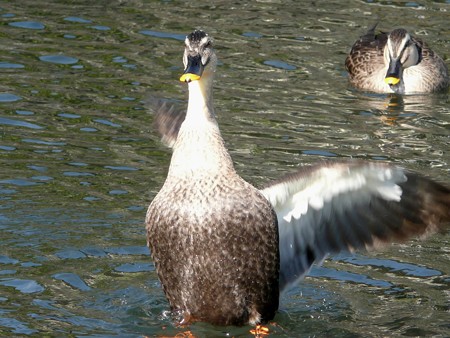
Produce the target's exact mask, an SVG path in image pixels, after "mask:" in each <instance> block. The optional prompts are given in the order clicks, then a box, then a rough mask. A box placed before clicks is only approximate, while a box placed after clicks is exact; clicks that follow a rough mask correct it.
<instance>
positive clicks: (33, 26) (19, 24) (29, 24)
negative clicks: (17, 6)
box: [9, 21, 45, 29]
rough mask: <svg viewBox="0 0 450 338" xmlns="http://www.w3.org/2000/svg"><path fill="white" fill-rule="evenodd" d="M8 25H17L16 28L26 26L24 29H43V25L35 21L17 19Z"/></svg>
mask: <svg viewBox="0 0 450 338" xmlns="http://www.w3.org/2000/svg"><path fill="white" fill-rule="evenodd" d="M9 25H10V26H13V27H18V28H26V29H44V28H45V26H44V25H43V24H42V23H40V22H36V21H17V22H10V23H9Z"/></svg>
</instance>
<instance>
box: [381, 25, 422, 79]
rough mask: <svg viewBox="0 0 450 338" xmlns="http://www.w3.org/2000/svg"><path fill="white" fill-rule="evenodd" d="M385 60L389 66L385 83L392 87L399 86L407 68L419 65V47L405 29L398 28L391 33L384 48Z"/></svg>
mask: <svg viewBox="0 0 450 338" xmlns="http://www.w3.org/2000/svg"><path fill="white" fill-rule="evenodd" d="M384 59H385V62H386V63H387V64H388V70H387V73H386V77H385V79H384V81H385V82H386V83H387V84H388V85H389V86H391V87H395V86H396V85H398V84H399V82H400V81H401V79H402V74H403V70H404V69H405V68H408V67H411V66H415V65H417V64H418V63H419V61H420V59H419V51H418V47H417V45H416V44H415V43H414V41H413V40H412V39H411V36H410V35H409V33H408V32H407V31H406V30H405V29H403V28H398V29H395V30H393V31H392V32H390V33H389V35H388V39H387V43H386V45H385V47H384Z"/></svg>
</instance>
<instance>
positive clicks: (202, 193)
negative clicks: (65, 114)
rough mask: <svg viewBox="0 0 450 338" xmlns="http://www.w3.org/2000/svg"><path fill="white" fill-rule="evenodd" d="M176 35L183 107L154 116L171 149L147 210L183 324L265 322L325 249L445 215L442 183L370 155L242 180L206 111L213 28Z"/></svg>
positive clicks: (392, 236) (375, 241) (435, 224)
mask: <svg viewBox="0 0 450 338" xmlns="http://www.w3.org/2000/svg"><path fill="white" fill-rule="evenodd" d="M185 43H186V47H185V51H184V56H183V61H184V65H185V72H184V74H183V75H182V76H181V79H180V80H181V81H183V82H187V83H188V86H189V103H188V108H187V113H186V116H185V118H184V120H183V116H182V115H181V118H180V115H177V114H176V113H175V112H174V111H172V110H170V111H168V112H167V114H166V115H165V116H164V115H163V118H162V119H161V118H160V119H159V123H160V126H161V124H162V128H161V129H162V130H164V133H165V135H164V137H165V140H166V141H167V142H168V143H171V144H172V145H173V155H172V159H171V163H170V168H169V172H168V174H167V178H166V181H165V183H164V185H163V187H162V188H161V190H160V191H159V193H158V194H157V195H156V197H155V198H154V200H153V201H152V203H151V204H150V206H149V208H148V211H147V217H146V229H147V239H148V245H149V247H150V250H151V253H152V256H153V260H154V262H155V265H156V270H157V272H158V276H159V278H160V280H161V283H162V285H163V288H164V292H165V294H166V296H167V298H168V300H169V303H170V306H171V308H172V309H173V310H174V311H178V312H179V313H181V315H182V320H181V324H188V323H191V322H193V321H205V322H209V323H212V324H216V325H245V324H252V325H254V324H257V323H260V322H267V321H268V320H270V319H272V318H273V317H274V315H275V313H276V311H277V309H278V300H279V293H280V292H281V291H282V290H284V289H285V288H286V287H288V286H289V285H290V284H292V283H295V282H296V281H298V280H299V279H300V278H301V277H303V276H304V275H305V274H306V273H307V272H308V270H309V269H310V267H311V265H312V264H313V263H314V262H320V261H321V260H323V259H324V258H325V257H326V256H327V255H328V254H331V253H337V252H340V251H353V250H356V249H366V248H373V247H378V246H379V245H380V244H383V243H389V242H391V241H394V240H404V239H407V238H408V237H410V236H412V235H425V234H429V233H432V232H435V231H436V230H438V229H439V228H440V227H443V223H444V222H448V221H449V220H450V208H449V207H450V191H449V189H448V188H447V187H444V186H442V185H440V184H438V183H435V182H433V181H431V180H429V179H426V178H423V177H420V176H418V175H416V174H413V173H410V172H407V171H405V170H404V169H402V168H399V167H395V166H390V165H387V164H383V163H378V162H374V163H372V162H362V161H361V162H358V161H352V162H338V163H335V162H333V163H328V164H321V165H317V166H312V167H307V168H306V167H305V168H302V169H300V170H299V171H298V172H296V173H294V174H292V175H290V176H287V177H285V178H283V179H281V180H279V181H277V182H274V183H272V184H271V185H269V186H268V187H266V188H265V189H262V190H258V189H257V188H255V187H253V186H252V185H251V184H249V183H247V182H246V181H245V180H244V179H242V178H241V177H240V176H239V175H238V174H237V173H236V171H235V169H234V166H233V162H232V160H231V157H230V155H229V153H228V151H227V149H226V147H225V145H224V141H223V139H222V136H221V134H220V131H219V127H218V125H217V121H216V119H215V112H214V106H213V100H212V85H213V77H214V72H215V68H216V64H217V58H216V54H215V52H214V50H213V48H212V46H211V38H210V37H209V36H208V35H207V34H206V33H204V32H203V31H194V32H193V33H191V34H189V35H188V36H187V37H186V40H185ZM179 124H181V127H179Z"/></svg>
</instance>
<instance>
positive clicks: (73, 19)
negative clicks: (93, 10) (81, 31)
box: [64, 16, 92, 23]
mask: <svg viewBox="0 0 450 338" xmlns="http://www.w3.org/2000/svg"><path fill="white" fill-rule="evenodd" d="M64 21H69V22H77V23H92V21H91V20H88V19H84V18H80V17H78V16H68V17H65V18H64Z"/></svg>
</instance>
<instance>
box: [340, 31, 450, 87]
mask: <svg viewBox="0 0 450 338" xmlns="http://www.w3.org/2000/svg"><path fill="white" fill-rule="evenodd" d="M377 25H378V23H375V24H374V25H373V26H372V27H370V28H369V29H368V31H367V32H366V33H365V34H364V35H363V36H361V37H360V38H359V39H358V40H357V41H356V42H355V43H354V45H353V47H352V49H351V51H350V53H349V54H348V56H347V58H346V60H345V68H346V69H347V72H348V74H349V82H350V84H351V85H352V86H354V87H355V88H357V89H360V90H363V91H369V92H376V93H396V94H414V93H434V92H441V91H445V89H447V88H448V86H449V76H448V68H447V66H446V64H445V62H444V61H443V60H442V58H441V57H440V56H439V55H438V54H437V53H435V52H434V51H433V50H432V49H431V48H430V47H429V46H428V45H427V43H426V42H425V41H423V40H422V39H420V38H418V37H414V36H412V35H411V34H410V33H408V31H407V30H406V29H403V28H396V29H394V30H392V31H391V32H388V33H385V32H381V33H379V34H375V28H376V27H377Z"/></svg>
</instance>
